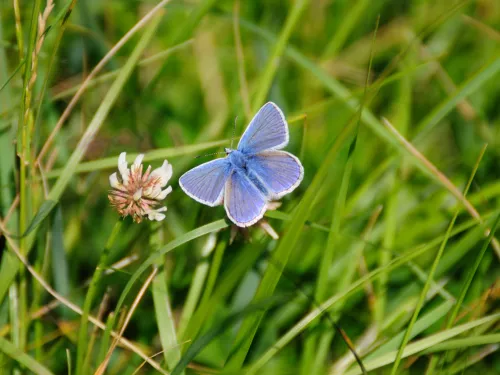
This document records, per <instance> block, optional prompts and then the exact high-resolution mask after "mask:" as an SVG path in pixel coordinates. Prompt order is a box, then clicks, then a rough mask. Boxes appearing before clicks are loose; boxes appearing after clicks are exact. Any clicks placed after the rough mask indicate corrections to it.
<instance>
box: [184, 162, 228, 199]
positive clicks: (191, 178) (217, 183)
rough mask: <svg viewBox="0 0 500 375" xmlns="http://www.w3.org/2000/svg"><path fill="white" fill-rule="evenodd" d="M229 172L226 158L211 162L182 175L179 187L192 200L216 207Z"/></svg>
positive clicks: (222, 195) (221, 196)
mask: <svg viewBox="0 0 500 375" xmlns="http://www.w3.org/2000/svg"><path fill="white" fill-rule="evenodd" d="M231 171H232V165H231V162H230V161H229V160H228V159H227V158H222V159H216V160H212V161H209V162H208V163H204V164H201V165H199V166H198V167H196V168H193V169H191V170H190V171H187V172H186V173H184V174H183V175H182V176H181V178H180V179H179V185H180V186H181V188H182V190H184V192H185V193H186V194H187V195H189V196H190V197H191V198H193V199H194V200H196V201H198V202H200V203H203V204H206V205H207V206H212V207H213V206H217V205H219V204H221V203H222V198H223V197H224V194H223V192H224V185H225V183H226V181H227V179H228V177H229V175H230V174H231Z"/></svg>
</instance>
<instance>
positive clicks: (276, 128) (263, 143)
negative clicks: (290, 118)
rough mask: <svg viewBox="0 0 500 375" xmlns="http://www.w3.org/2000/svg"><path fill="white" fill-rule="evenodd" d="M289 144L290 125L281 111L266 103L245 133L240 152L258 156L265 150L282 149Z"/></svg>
mask: <svg viewBox="0 0 500 375" xmlns="http://www.w3.org/2000/svg"><path fill="white" fill-rule="evenodd" d="M287 144H288V125H287V123H286V120H285V116H284V115H283V112H281V109H279V108H278V106H277V105H276V104H274V103H271V102H269V103H266V104H264V105H263V106H262V108H261V109H260V110H259V112H257V114H256V115H255V116H254V118H253V119H252V121H250V124H249V125H248V128H247V129H246V130H245V132H244V133H243V136H242V137H241V139H240V143H239V144H238V150H239V151H241V152H243V153H245V154H256V153H258V152H261V151H264V150H271V149H275V150H276V149H280V148H283V147H285V146H286V145H287Z"/></svg>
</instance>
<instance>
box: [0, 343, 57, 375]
mask: <svg viewBox="0 0 500 375" xmlns="http://www.w3.org/2000/svg"><path fill="white" fill-rule="evenodd" d="M0 351H2V352H3V353H5V354H7V355H8V356H9V357H11V358H12V359H13V360H15V361H17V362H18V363H19V364H20V365H22V366H24V367H26V368H27V369H28V370H30V371H33V372H34V373H35V374H37V375H53V373H52V372H51V371H50V370H49V369H48V368H46V367H45V366H43V365H42V364H41V363H39V362H38V361H36V360H35V359H34V358H33V357H31V356H30V355H28V354H26V353H24V352H22V351H21V350H19V348H17V347H16V346H15V345H14V344H12V343H11V342H10V341H8V340H6V339H4V338H3V337H0Z"/></svg>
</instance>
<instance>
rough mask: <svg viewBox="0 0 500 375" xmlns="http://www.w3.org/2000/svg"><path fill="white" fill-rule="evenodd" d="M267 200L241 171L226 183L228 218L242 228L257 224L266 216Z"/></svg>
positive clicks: (234, 173) (225, 200) (225, 196)
mask: <svg viewBox="0 0 500 375" xmlns="http://www.w3.org/2000/svg"><path fill="white" fill-rule="evenodd" d="M266 204H267V200H266V198H265V197H264V195H263V194H262V192H261V191H260V190H259V189H258V188H257V187H256V186H255V185H254V184H253V183H252V182H251V181H250V180H249V179H248V177H247V176H245V175H244V174H243V173H241V172H240V171H237V170H235V171H233V172H232V173H231V176H230V177H229V178H228V180H227V181H226V190H225V193H224V207H225V208H226V213H227V216H229V218H230V219H231V221H232V222H234V223H235V224H236V225H238V226H240V227H248V226H250V225H253V224H255V223H256V222H257V221H258V220H260V219H261V218H262V216H264V212H265V211H266Z"/></svg>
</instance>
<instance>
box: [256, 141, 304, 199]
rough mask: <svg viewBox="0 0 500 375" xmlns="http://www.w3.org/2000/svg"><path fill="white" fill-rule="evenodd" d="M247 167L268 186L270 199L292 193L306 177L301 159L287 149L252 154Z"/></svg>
mask: <svg viewBox="0 0 500 375" xmlns="http://www.w3.org/2000/svg"><path fill="white" fill-rule="evenodd" d="M247 169H248V171H249V173H250V174H252V175H254V176H255V177H257V178H258V179H259V180H260V181H261V182H262V184H263V185H264V186H265V187H266V189H267V191H268V194H269V195H268V198H270V199H279V198H281V197H282V196H284V195H286V194H288V193H290V192H291V191H293V190H294V189H295V188H296V187H297V186H299V184H300V182H301V181H302V178H303V177H304V168H303V167H302V164H301V163H300V160H299V159H298V158H297V157H295V156H294V155H292V154H290V153H288V152H285V151H264V152H261V153H258V154H255V155H251V156H249V157H248V161H247Z"/></svg>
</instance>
